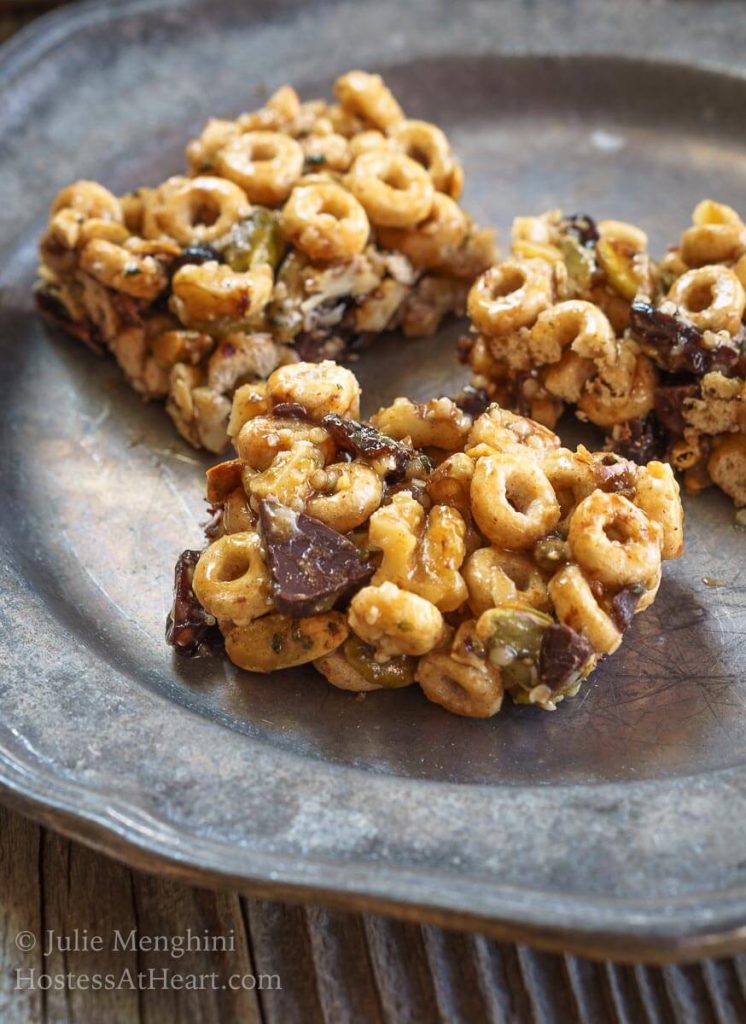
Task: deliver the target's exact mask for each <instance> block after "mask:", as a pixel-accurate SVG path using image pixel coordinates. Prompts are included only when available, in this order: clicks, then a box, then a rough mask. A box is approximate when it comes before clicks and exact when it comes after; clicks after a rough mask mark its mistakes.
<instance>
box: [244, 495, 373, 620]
mask: <svg viewBox="0 0 746 1024" xmlns="http://www.w3.org/2000/svg"><path fill="white" fill-rule="evenodd" d="M259 511H260V517H261V525H262V535H263V538H264V546H265V549H266V552H267V565H268V567H269V573H270V579H271V581H272V596H273V598H274V602H275V607H276V608H277V610H278V611H279V612H282V613H283V614H284V615H291V616H293V618H296V619H301V618H305V617H307V616H309V615H317V614H319V613H320V612H325V611H329V609H330V608H333V607H334V605H335V604H337V602H338V601H340V600H342V599H343V598H345V597H348V596H349V595H351V594H352V592H353V591H355V590H358V589H359V588H360V587H362V586H363V585H364V584H365V583H367V582H368V580H369V579H370V578H371V576H372V575H373V573H374V571H375V568H374V566H372V565H371V564H370V562H368V561H367V560H366V559H365V558H363V556H362V555H361V554H360V552H359V551H358V549H357V548H356V547H355V545H354V544H353V543H352V541H349V540H348V539H347V538H346V537H344V536H343V535H342V534H341V533H338V532H337V530H333V529H331V527H329V526H327V525H326V524H325V523H322V522H320V521H319V520H318V519H314V518H313V517H312V516H307V515H305V513H303V512H295V511H294V510H293V509H290V508H286V507H285V506H284V505H281V504H280V503H279V502H277V501H267V500H265V501H263V502H262V503H261V505H260V507H259Z"/></svg>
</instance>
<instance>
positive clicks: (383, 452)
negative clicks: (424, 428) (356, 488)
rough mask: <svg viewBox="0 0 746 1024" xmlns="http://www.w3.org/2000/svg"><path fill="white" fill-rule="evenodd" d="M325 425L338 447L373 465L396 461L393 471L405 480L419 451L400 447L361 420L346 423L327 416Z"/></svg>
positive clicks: (332, 416) (331, 414) (323, 422)
mask: <svg viewBox="0 0 746 1024" xmlns="http://www.w3.org/2000/svg"><path fill="white" fill-rule="evenodd" d="M321 425H322V426H323V427H326V429H327V430H328V431H329V433H330V434H331V436H332V438H333V439H334V441H335V443H336V445H337V446H338V447H339V448H341V449H342V450H343V451H347V452H351V453H352V454H353V455H355V456H357V457H358V458H359V459H364V460H365V461H366V462H373V461H376V460H378V459H385V458H390V459H392V460H393V466H392V470H391V472H392V473H393V474H395V475H396V476H398V477H404V476H405V475H406V472H407V467H408V466H409V463H410V461H411V460H412V458H413V457H414V456H415V454H416V453H415V452H413V450H412V449H411V448H407V446H406V445H404V444H400V443H399V441H395V440H394V439H393V438H392V437H387V436H386V435H385V434H382V433H381V432H380V431H379V430H376V428H375V427H371V426H369V425H368V424H367V423H360V422H359V421H358V420H344V419H342V417H341V416H337V415H336V413H329V415H328V416H324V418H323V419H322V421H321Z"/></svg>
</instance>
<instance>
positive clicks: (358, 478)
mask: <svg viewBox="0 0 746 1024" xmlns="http://www.w3.org/2000/svg"><path fill="white" fill-rule="evenodd" d="M311 485H312V487H313V488H314V490H315V491H316V494H315V495H314V496H313V497H312V498H309V500H308V501H307V502H306V512H307V513H308V514H309V515H310V516H313V517H314V519H320V520H321V522H322V523H326V525H327V526H330V527H331V528H332V529H333V530H338V531H339V532H340V533H349V531H350V530H354V529H356V528H357V527H358V526H362V525H363V523H365V522H367V520H368V519H369V518H370V517H371V515H372V514H373V513H374V512H375V511H376V509H377V508H378V506H379V505H380V504H381V498H382V497H383V485H382V484H381V478H380V477H379V476H378V474H377V473H376V472H375V470H374V469H371V467H370V466H366V465H365V464H364V463H362V462H339V463H335V464H334V465H332V466H327V467H326V469H323V470H319V472H318V473H317V474H316V475H315V476H313V477H312V478H311Z"/></svg>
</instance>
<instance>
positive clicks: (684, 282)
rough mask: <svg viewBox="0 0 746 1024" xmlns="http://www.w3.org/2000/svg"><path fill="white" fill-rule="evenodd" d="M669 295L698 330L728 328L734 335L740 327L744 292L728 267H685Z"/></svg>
mask: <svg viewBox="0 0 746 1024" xmlns="http://www.w3.org/2000/svg"><path fill="white" fill-rule="evenodd" d="M668 298H669V299H670V300H671V301H672V302H675V303H676V305H677V306H678V307H679V308H680V310H681V314H682V316H684V317H685V318H686V319H687V320H688V321H689V322H690V323H692V324H694V326H695V327H697V328H698V329H699V330H700V331H727V332H728V333H729V334H732V335H735V334H737V333H738V331H739V330H740V329H741V321H742V320H743V314H744V309H745V308H746V292H745V291H744V287H743V285H742V284H741V282H740V281H739V280H738V277H737V276H736V275H735V274H734V272H733V271H732V270H729V269H728V267H721V266H709V267H699V268H697V269H695V270H689V271H687V273H686V274H683V275H682V276H681V277H680V278H678V280H676V281H674V283H673V284H672V285H671V289H670V291H669V293H668Z"/></svg>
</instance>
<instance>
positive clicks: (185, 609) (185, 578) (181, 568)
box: [166, 551, 223, 658]
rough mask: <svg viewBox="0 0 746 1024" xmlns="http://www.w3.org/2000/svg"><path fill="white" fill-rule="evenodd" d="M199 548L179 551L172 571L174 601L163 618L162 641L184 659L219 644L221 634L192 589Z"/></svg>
mask: <svg viewBox="0 0 746 1024" xmlns="http://www.w3.org/2000/svg"><path fill="white" fill-rule="evenodd" d="M200 554H201V552H200V551H182V553H181V554H180V555H179V560H178V562H177V563H176V570H175V572H174V601H173V605H172V607H171V611H170V612H169V613H168V619H167V620H166V643H168V644H170V645H171V646H172V647H173V648H174V650H175V651H176V653H177V654H181V655H182V656H183V657H185V658H203V657H205V656H206V655H209V654H215V653H216V651H219V650H221V649H222V647H223V637H222V635H221V633H220V630H219V629H218V627H217V624H216V622H215V619H214V618H213V617H212V615H208V614H207V612H206V611H205V609H204V608H203V607H202V605H201V604H200V603H199V601H198V600H197V598H196V597H195V595H194V591H193V590H192V579H193V577H194V569H195V566H196V565H197V562H198V561H199V556H200Z"/></svg>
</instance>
